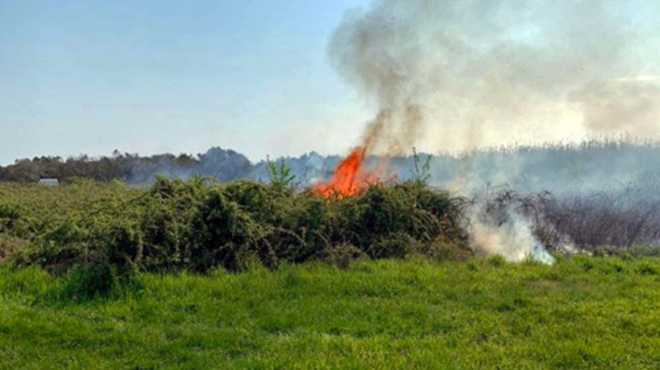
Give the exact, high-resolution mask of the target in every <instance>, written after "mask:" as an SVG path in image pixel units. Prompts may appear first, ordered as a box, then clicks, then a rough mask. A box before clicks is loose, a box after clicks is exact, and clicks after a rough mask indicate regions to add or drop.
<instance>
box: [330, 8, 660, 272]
mask: <svg viewBox="0 0 660 370" xmlns="http://www.w3.org/2000/svg"><path fill="white" fill-rule="evenodd" d="M649 12H652V13H653V12H655V16H656V17H655V18H656V19H660V9H659V8H658V7H657V6H655V5H654V1H652V0H648V1H643V0H638V1H635V2H632V3H629V2H622V1H615V0H583V1H574V0H555V1H525V0H500V1H491V0H379V1H375V2H374V4H373V5H372V6H371V7H370V8H369V9H368V10H366V11H364V10H355V11H352V12H349V13H348V14H347V15H346V17H345V19H344V20H343V22H342V23H341V24H340V26H339V27H338V29H337V30H336V32H335V34H334V35H333V37H332V39H331V42H330V56H331V59H332V61H333V64H334V65H335V66H336V68H337V69H338V71H339V72H340V73H341V75H342V76H343V77H345V78H346V80H347V81H348V82H349V83H351V84H352V85H354V86H355V87H356V88H357V89H358V91H360V92H362V93H363V94H364V96H365V97H366V98H367V99H368V100H369V101H370V102H372V103H373V104H375V105H376V108H377V111H378V112H379V113H378V114H377V116H376V118H375V119H374V120H373V121H372V122H371V123H370V124H369V125H368V127H367V129H366V131H365V135H364V139H363V143H362V145H363V146H364V147H365V148H367V149H368V150H369V151H371V152H382V153H384V154H387V155H398V154H402V152H405V151H408V150H410V149H411V148H412V147H413V146H415V145H417V146H419V144H420V143H421V144H422V147H423V148H424V144H426V146H425V148H427V149H428V148H431V150H432V151H434V150H437V148H441V149H443V150H448V151H454V152H464V151H466V150H473V149H475V148H480V147H483V146H491V147H492V146H501V145H510V144H520V143H526V144H536V143H538V142H539V141H543V142H547V141H548V140H553V139H555V140H557V139H563V138H567V137H569V138H584V136H585V135H586V134H588V133H589V132H603V131H605V132H607V133H611V132H617V131H626V132H628V131H634V132H636V133H639V134H649V133H655V132H656V131H658V127H659V124H660V120H659V118H660V99H659V98H660V88H659V87H660V85H658V84H657V81H656V78H657V77H654V76H660V69H659V68H660V64H659V63H658V62H659V61H660V50H659V49H658V46H657V44H658V43H657V40H656V36H655V35H657V34H658V31H659V30H660V29H659V28H658V26H657V24H660V23H658V22H656V26H654V27H651V28H649V27H635V25H636V20H637V17H638V14H641V13H646V16H647V17H648V13H649ZM640 47H642V48H643V47H646V48H647V51H648V52H647V53H640V52H639V50H640ZM639 76H647V77H639ZM473 170H474V169H473V168H471V166H469V167H468V168H466V175H467V172H470V171H473ZM512 172H514V173H516V172H517V171H512ZM504 175H505V176H506V175H507V174H504ZM509 175H511V174H509ZM468 177H471V176H469V175H468ZM459 181H460V179H459ZM462 190H463V191H464V192H465V189H462ZM475 212H476V213H477V214H480V213H483V212H482V211H481V210H477V211H475ZM505 216H506V217H504V218H503V219H501V218H500V219H498V220H497V221H498V222H497V223H493V222H490V221H492V220H487V219H484V218H483V217H474V218H473V222H472V228H473V239H474V243H475V245H476V246H478V247H479V248H481V249H483V250H485V251H488V252H491V253H499V254H502V255H504V256H505V257H507V258H508V259H510V260H514V261H519V260H521V259H523V258H528V257H532V258H534V259H536V260H539V261H542V262H550V261H551V258H549V255H548V254H547V252H545V251H544V250H542V249H539V248H540V243H539V242H538V241H537V240H535V239H534V237H533V235H532V233H531V230H530V225H529V223H528V222H526V221H525V220H524V219H523V218H522V216H520V215H517V214H515V212H513V211H507V214H506V215H505ZM502 220H504V221H502ZM485 221H486V222H485Z"/></svg>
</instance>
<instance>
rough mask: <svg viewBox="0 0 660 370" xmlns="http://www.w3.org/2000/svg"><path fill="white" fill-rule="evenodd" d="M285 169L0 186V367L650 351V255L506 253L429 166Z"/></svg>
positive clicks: (486, 362)
mask: <svg viewBox="0 0 660 370" xmlns="http://www.w3.org/2000/svg"><path fill="white" fill-rule="evenodd" d="M283 185H286V184H282V183H280V184H278V183H277V182H275V183H273V184H270V185H261V184H254V183H247V182H238V183H234V184H229V185H219V184H208V183H204V181H202V179H194V180H191V181H189V182H183V181H168V180H159V182H157V183H156V184H154V185H153V186H152V187H150V188H148V189H134V188H130V187H128V186H125V185H123V184H121V183H110V184H98V183H93V182H88V181H80V182H76V183H74V184H72V185H67V186H63V187H59V188H44V187H37V186H29V185H12V184H5V185H1V186H0V251H1V252H2V254H0V257H1V258H2V262H1V263H0V368H7V369H18V368H20V369H42V368H81V369H83V368H84V369H88V368H129V369H156V368H158V369H160V368H181V369H199V368H345V367H348V368H468V369H471V368H509V369H521V368H534V369H536V368H567V369H568V368H570V369H573V368H594V367H597V368H648V369H655V368H658V367H660V320H658V317H660V306H659V305H660V304H659V303H658V302H660V290H659V289H658V286H660V259H657V258H650V257H643V256H641V255H635V254H634V253H618V254H616V256H607V255H602V256H600V255H599V256H594V257H589V256H585V255H578V256H574V257H567V256H562V255H559V254H557V255H556V257H557V264H556V265H554V266H545V265H541V264H536V263H532V262H524V263H519V264H512V263H507V262H505V261H504V259H503V258H501V257H499V256H494V257H487V256H483V255H479V253H471V252H470V251H469V249H467V247H466V245H465V243H466V240H465V239H464V238H465V235H464V233H463V232H462V230H461V226H460V225H461V223H460V218H461V213H460V204H461V200H460V199H457V198H453V197H452V196H451V195H449V194H446V193H443V192H441V191H435V190H431V189H427V188H425V187H424V186H422V185H421V184H415V183H406V184H401V185H397V186H394V187H388V188H384V187H373V188H371V189H369V190H368V192H367V193H366V194H364V195H361V196H359V197H355V198H351V199H344V200H341V201H326V200H323V199H318V197H315V196H313V195H310V194H306V193H296V194H294V193H293V192H291V191H290V190H288V189H287V188H286V186H283ZM255 199H256V201H255ZM261 207H265V208H264V209H262V208H261ZM312 216H313V217H312ZM227 225H233V226H232V227H229V226H227ZM312 227H313V228H314V229H315V230H317V231H318V232H317V233H316V234H312V233H309V232H308V230H310V228H312ZM218 230H220V231H218ZM347 230H348V231H350V233H349V234H350V235H349V236H342V235H343V234H344V233H345V232H346V231H347ZM264 245H266V246H268V247H269V248H265V249H264V247H263V246H264ZM301 250H302V251H305V253H300V251H301ZM200 261H203V262H200Z"/></svg>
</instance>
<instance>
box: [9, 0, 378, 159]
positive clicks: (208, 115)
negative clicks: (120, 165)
mask: <svg viewBox="0 0 660 370" xmlns="http://www.w3.org/2000/svg"><path fill="white" fill-rule="evenodd" d="M368 3H369V1H367V0H333V1H310V0H241V1H239V0H220V1H217V0H216V1H211V0H208V1H204V0H194V1H186V2H182V1H172V0H160V1H129V0H113V1H101V0H85V1H79V0H70V1H65V2H64V1H61V2H55V1H46V0H4V1H2V2H0V112H2V114H1V115H0V129H1V132H2V134H0V164H8V163H12V162H13V161H14V160H15V159H18V158H31V157H34V156H41V155H58V156H62V157H68V156H75V155H80V154H88V155H91V156H100V155H109V154H111V153H112V151H113V150H115V149H117V150H119V151H122V152H129V153H140V154H143V155H147V154H155V153H164V152H172V153H182V152H185V153H193V154H196V153H199V152H204V151H206V150H207V149H208V148H210V147H212V146H220V147H223V148H231V149H234V150H236V151H239V152H241V153H244V154H246V155H247V156H248V157H249V158H250V159H252V160H260V159H263V158H265V157H266V156H267V155H271V156H281V155H300V154H302V153H306V152H310V151H312V150H314V151H317V152H320V153H324V154H342V153H343V152H345V151H346V150H348V149H349V148H350V147H351V146H352V145H353V144H354V143H355V141H356V140H357V138H358V137H359V135H360V133H361V128H362V127H363V125H364V123H365V121H367V120H368V119H369V117H370V116H372V115H373V107H370V106H369V105H368V103H367V102H366V100H365V99H364V98H363V97H360V96H358V95H357V93H356V92H355V91H354V90H353V89H351V88H350V86H348V85H346V84H345V83H344V82H343V81H342V79H341V78H340V77H339V76H338V75H337V73H336V72H335V71H334V70H333V68H332V67H331V65H330V62H329V58H328V54H327V44H328V40H329V38H330V36H331V35H332V32H333V31H334V29H335V28H336V26H337V24H338V23H339V22H340V20H341V19H342V17H343V15H344V14H345V12H346V11H347V10H350V9H353V8H356V7H364V6H366V5H368Z"/></svg>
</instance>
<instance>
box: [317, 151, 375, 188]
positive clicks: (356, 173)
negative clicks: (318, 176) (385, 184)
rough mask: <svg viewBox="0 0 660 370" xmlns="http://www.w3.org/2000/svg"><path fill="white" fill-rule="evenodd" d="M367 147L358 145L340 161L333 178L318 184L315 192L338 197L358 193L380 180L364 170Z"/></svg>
mask: <svg viewBox="0 0 660 370" xmlns="http://www.w3.org/2000/svg"><path fill="white" fill-rule="evenodd" d="M365 152H366V151H365V149H364V148H361V147H357V148H355V149H353V151H352V152H351V154H350V155H349V156H348V157H346V159H344V160H343V161H341V162H340V163H339V165H338V166H337V169H335V173H334V175H333V176H332V180H330V182H327V183H322V184H318V185H316V186H315V187H314V192H316V193H317V194H319V195H321V196H324V197H326V198H330V197H333V196H336V197H337V199H342V198H345V197H350V196H354V195H358V194H360V193H362V192H363V191H365V190H366V189H367V188H368V187H369V185H371V184H375V183H377V182H379V178H378V176H376V175H374V174H371V173H365V172H364V160H365Z"/></svg>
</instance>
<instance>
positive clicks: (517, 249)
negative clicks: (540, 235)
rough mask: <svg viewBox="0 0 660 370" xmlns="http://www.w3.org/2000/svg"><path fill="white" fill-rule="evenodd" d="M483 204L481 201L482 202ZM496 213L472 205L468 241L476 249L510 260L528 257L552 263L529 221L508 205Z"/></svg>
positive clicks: (528, 258)
mask: <svg viewBox="0 0 660 370" xmlns="http://www.w3.org/2000/svg"><path fill="white" fill-rule="evenodd" d="M482 206H483V205H482ZM501 212H502V213H501V214H499V215H498V216H497V217H496V216H494V215H492V214H490V213H486V212H485V210H484V208H475V210H474V211H473V214H471V215H470V219H471V220H472V223H471V225H470V228H471V230H470V231H471V233H470V236H471V238H472V244H473V245H474V247H476V248H477V249H479V250H481V251H483V252H485V253H488V254H497V255H501V256H503V257H504V258H506V259H507V260H508V261H512V262H522V261H526V260H532V261H536V262H541V263H545V264H548V265H552V264H554V263H555V259H554V257H552V255H551V254H550V253H548V251H547V250H546V249H545V247H544V246H543V245H542V244H541V243H540V242H539V241H538V240H537V238H536V237H535V236H534V235H533V233H532V227H533V225H532V223H531V222H530V221H529V220H527V219H526V218H524V217H523V216H522V215H520V214H518V213H517V212H516V211H514V210H512V209H509V208H507V209H505V210H503V211H501Z"/></svg>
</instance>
